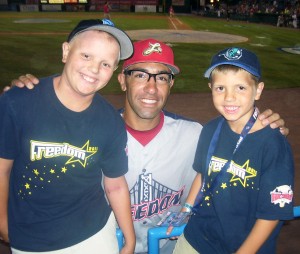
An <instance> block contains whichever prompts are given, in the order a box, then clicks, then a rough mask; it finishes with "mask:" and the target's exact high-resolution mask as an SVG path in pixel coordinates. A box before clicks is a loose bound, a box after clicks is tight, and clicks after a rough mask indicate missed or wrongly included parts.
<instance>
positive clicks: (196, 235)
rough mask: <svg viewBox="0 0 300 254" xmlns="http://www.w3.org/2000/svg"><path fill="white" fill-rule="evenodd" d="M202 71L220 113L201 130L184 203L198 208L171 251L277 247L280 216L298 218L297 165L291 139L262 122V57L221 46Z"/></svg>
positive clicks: (205, 253) (255, 250)
mask: <svg viewBox="0 0 300 254" xmlns="http://www.w3.org/2000/svg"><path fill="white" fill-rule="evenodd" d="M204 76H205V77H206V78H209V87H210V88H211V90H212V97H213V103H214V106H215V107H216V109H217V110H218V111H219V112H220V114H221V115H222V116H220V117H218V118H216V119H214V120H212V121H210V122H209V123H208V124H207V125H205V126H204V128H203V130H202V132H201V136H200V142H199V143H198V147H197V152H196V157H195V161H194V164H193V168H194V169H195V170H196V171H197V175H196V177H195V179H194V182H193V184H192V187H191V190H190V193H189V196H188V198H187V200H186V204H185V205H184V208H183V211H188V212H189V211H191V210H193V214H192V216H191V218H190V220H189V221H188V224H187V226H186V228H185V230H184V234H183V235H182V236H181V237H180V238H179V240H178V243H177V245H176V247H175V250H174V252H173V253H174V254H178V253H185V254H190V253H201V254H211V253H214V254H218V253H265V254H270V253H275V252H276V237H277V236H278V233H279V230H280V227H281V224H282V223H280V221H281V220H289V219H293V202H292V198H293V191H292V189H293V177H294V165H293V156H292V152H291V148H290V145H289V143H288V142H287V140H286V138H285V137H284V136H282V135H281V134H280V132H279V131H278V130H273V129H271V128H270V127H266V128H262V126H261V124H260V123H259V121H256V118H257V114H258V111H257V109H256V107H255V104H254V103H255V100H259V98H260V96H261V93H262V90H263V88H264V83H263V82H261V81H260V78H261V71H260V64H259V61H258V59H257V56H256V55H255V54H254V53H252V52H250V51H248V50H246V49H242V48H228V49H225V50H222V51H221V52H219V53H218V54H216V55H215V56H214V57H213V59H212V63H211V66H210V67H209V69H208V70H207V71H206V72H205V75H204ZM192 204H193V206H192Z"/></svg>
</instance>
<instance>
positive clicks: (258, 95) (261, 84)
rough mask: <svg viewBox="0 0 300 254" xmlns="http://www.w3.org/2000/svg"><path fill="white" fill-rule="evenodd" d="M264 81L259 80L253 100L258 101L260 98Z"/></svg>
mask: <svg viewBox="0 0 300 254" xmlns="http://www.w3.org/2000/svg"><path fill="white" fill-rule="evenodd" d="M264 86H265V84H264V82H259V83H258V85H257V88H256V95H255V100H256V101H258V100H259V99H260V96H261V94H262V91H263V90H264Z"/></svg>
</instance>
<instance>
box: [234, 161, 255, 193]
mask: <svg viewBox="0 0 300 254" xmlns="http://www.w3.org/2000/svg"><path fill="white" fill-rule="evenodd" d="M240 168H241V169H242V170H243V172H244V174H243V175H235V174H234V175H233V176H232V178H231V179H230V182H235V181H239V182H240V183H241V184H242V186H243V187H246V182H247V180H248V179H249V178H252V177H255V176H256V170H254V169H253V168H251V167H249V160H247V161H246V162H245V163H244V165H243V166H241V167H240Z"/></svg>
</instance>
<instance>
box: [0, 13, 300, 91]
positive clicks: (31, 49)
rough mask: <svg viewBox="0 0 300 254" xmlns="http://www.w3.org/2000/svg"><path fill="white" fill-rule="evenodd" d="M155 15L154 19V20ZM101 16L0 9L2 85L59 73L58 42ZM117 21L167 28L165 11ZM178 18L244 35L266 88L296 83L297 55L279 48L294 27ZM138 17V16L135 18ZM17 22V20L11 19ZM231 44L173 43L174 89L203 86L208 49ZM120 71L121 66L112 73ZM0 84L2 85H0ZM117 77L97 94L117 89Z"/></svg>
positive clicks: (292, 40)
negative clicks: (21, 77) (23, 77)
mask: <svg viewBox="0 0 300 254" xmlns="http://www.w3.org/2000/svg"><path fill="white" fill-rule="evenodd" d="M153 16H155V19H153ZM41 18H42V19H59V20H67V21H68V22H64V23H18V21H21V20H23V19H41ZM88 18H102V13H97V12H76V13H75V12H39V13H21V12H0V38H1V39H0V47H1V57H0V64H1V87H4V86H5V85H8V84H10V81H11V80H12V79H13V78H16V77H18V76H19V75H21V74H25V73H33V74H35V75H37V76H38V77H42V76H48V75H51V74H53V73H59V72H60V71H61V69H62V67H63V65H62V63H61V44H62V42H63V41H65V39H66V37H67V35H68V33H69V32H70V31H71V30H72V28H73V27H74V26H75V25H76V24H77V23H78V22H79V20H81V19H88ZM112 18H113V21H114V23H115V24H116V26H118V27H120V28H122V29H124V30H125V31H127V30H137V29H167V28H168V18H167V16H166V15H164V14H137V13H112ZM178 18H179V19H180V20H181V21H182V22H183V23H185V24H187V25H189V26H190V27H192V28H193V29H194V30H199V31H211V32H222V33H228V34H235V35H241V36H245V37H248V38H249V40H248V41H247V42H245V43H240V44H237V45H238V46H241V47H246V48H248V49H250V50H252V51H254V52H255V53H257V54H258V56H259V58H260V60H261V64H262V72H263V80H264V82H265V89H274V88H287V87H299V86H300V76H299V73H298V72H299V71H300V68H299V67H300V64H299V60H300V55H299V54H291V53H286V52H283V51H281V50H279V48H280V47H294V46H295V45H300V33H299V29H297V30H295V29H291V28H277V27H275V26H270V25H264V24H254V23H245V22H236V21H229V22H227V21H226V20H216V19H210V18H203V17H199V16H192V15H187V16H179V17H178ZM137 19H138V20H137ZM16 21H17V22H16ZM231 45H232V44H195V43H194V44H186V43H176V44H173V49H174V52H175V62H176V64H177V65H178V66H179V67H180V68H181V74H180V75H178V76H177V78H176V83H175V86H174V88H173V93H191V92H203V91H208V88H207V80H205V79H204V78H203V73H204V71H205V69H206V68H207V67H208V65H209V62H210V59H211V57H212V55H213V54H215V53H216V52H217V51H219V50H220V49H222V48H225V47H229V46H231ZM118 71H120V68H119V69H118V70H117V72H118ZM0 89H1V88H0ZM120 92H121V91H120V88H119V85H118V83H117V79H116V76H114V77H113V79H112V80H111V82H110V84H109V85H108V86H107V87H106V88H104V90H103V91H102V93H106V94H108V93H120Z"/></svg>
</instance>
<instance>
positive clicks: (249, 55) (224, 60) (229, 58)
mask: <svg viewBox="0 0 300 254" xmlns="http://www.w3.org/2000/svg"><path fill="white" fill-rule="evenodd" d="M224 64H227V65H234V66H237V67H240V68H242V69H244V70H245V71H247V72H249V73H251V74H252V75H254V76H255V77H258V78H260V77H261V70H260V63H259V60H258V58H257V56H256V55H255V54H254V53H253V52H251V51H249V50H247V49H244V48H238V47H232V48H226V49H223V50H222V51H220V52H219V53H217V54H216V55H215V56H214V57H213V58H212V60H211V64H210V67H209V68H208V69H207V70H206V72H205V73H204V77H205V78H209V77H210V74H211V72H212V71H213V70H214V69H215V68H216V67H217V66H219V65H224Z"/></svg>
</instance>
